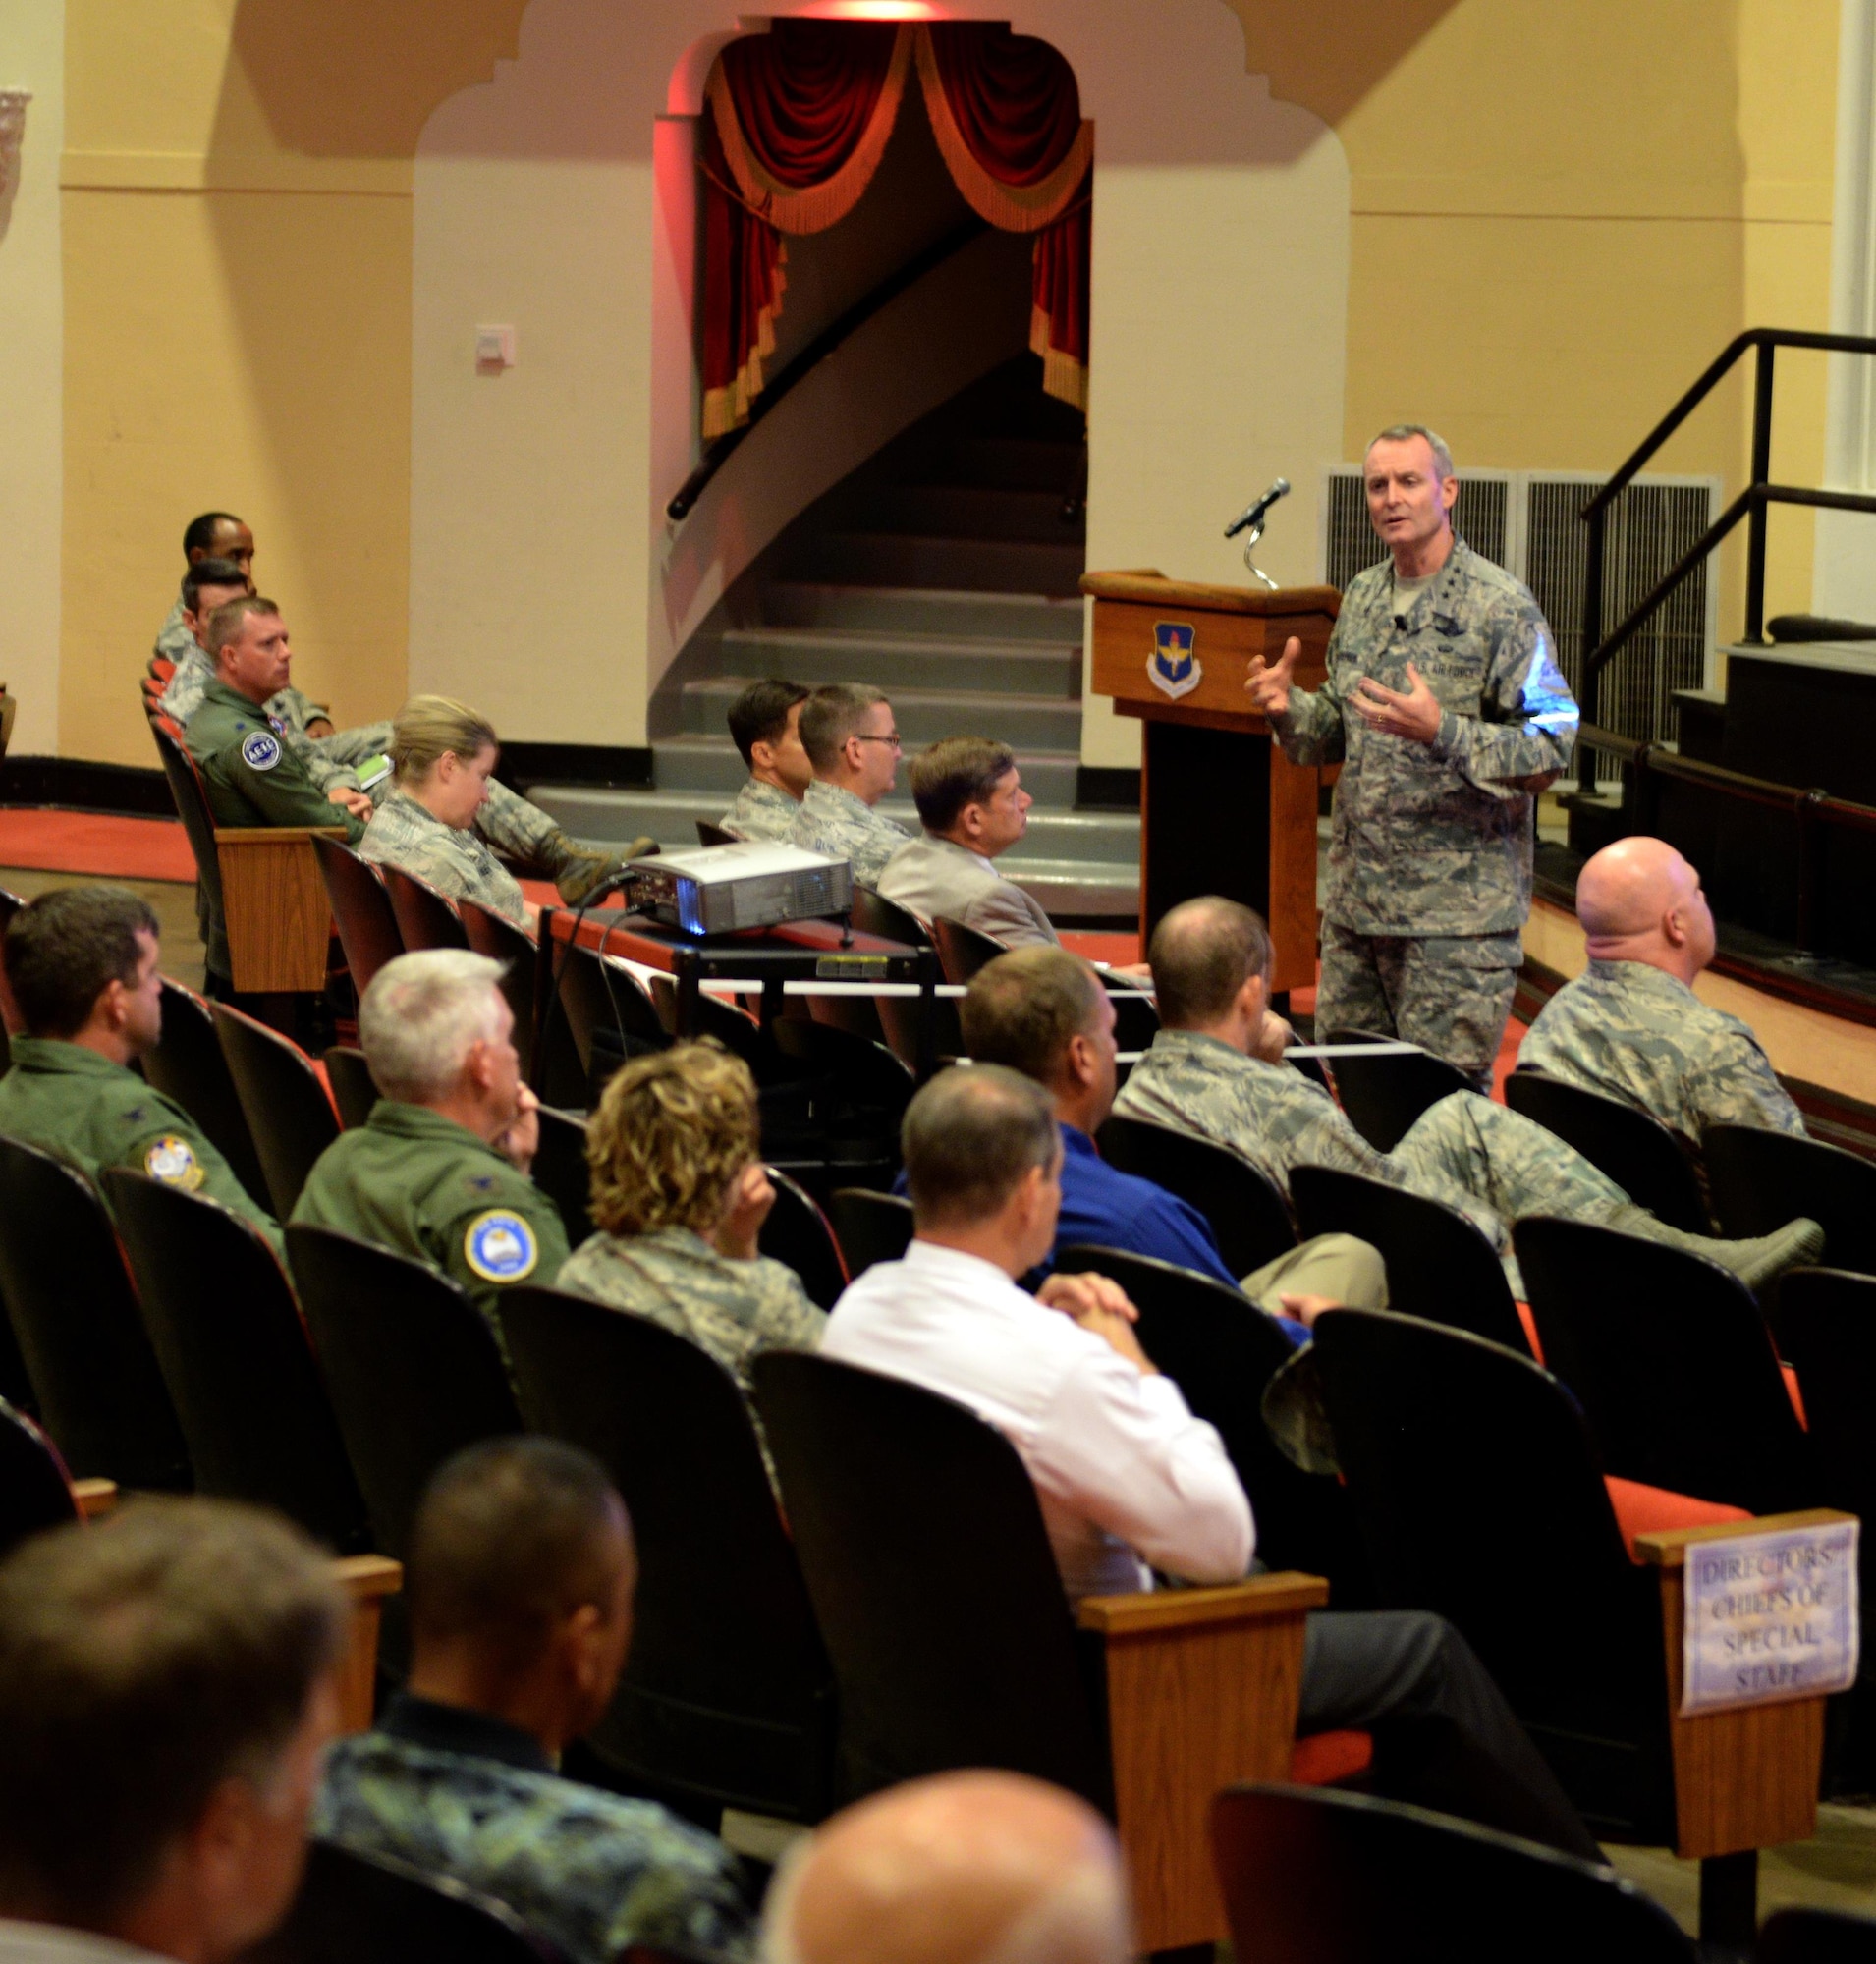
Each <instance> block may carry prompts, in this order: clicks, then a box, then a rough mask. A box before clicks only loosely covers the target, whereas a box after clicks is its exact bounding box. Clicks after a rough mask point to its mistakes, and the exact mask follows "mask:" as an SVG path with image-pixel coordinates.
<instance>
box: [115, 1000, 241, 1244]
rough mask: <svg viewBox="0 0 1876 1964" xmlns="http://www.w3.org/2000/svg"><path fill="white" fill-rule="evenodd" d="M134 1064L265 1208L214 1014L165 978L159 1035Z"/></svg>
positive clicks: (206, 1006)
mask: <svg viewBox="0 0 1876 1964" xmlns="http://www.w3.org/2000/svg"><path fill="white" fill-rule="evenodd" d="M138 1064H139V1067H140V1068H141V1070H142V1072H143V1075H144V1076H145V1077H146V1078H147V1079H148V1080H149V1081H150V1083H151V1084H153V1085H154V1086H155V1087H156V1089H157V1090H158V1091H160V1092H161V1093H162V1094H163V1096H164V1097H165V1098H173V1099H174V1100H175V1101H176V1103H177V1104H178V1105H180V1106H181V1107H182V1108H183V1110H184V1111H185V1112H187V1113H188V1114H189V1116H190V1117H191V1118H193V1119H194V1121H195V1122H196V1124H198V1125H199V1126H200V1127H201V1128H202V1130H203V1132H204V1133H206V1134H207V1137H208V1142H209V1144H210V1145H212V1146H213V1147H214V1148H215V1150H216V1151H217V1152H218V1153H220V1154H221V1156H222V1158H223V1159H225V1160H226V1161H227V1162H228V1164H229V1166H230V1167H232V1168H233V1169H234V1173H235V1177H236V1178H237V1179H239V1180H240V1181H241V1183H242V1185H243V1186H244V1187H245V1188H246V1189H247V1191H248V1195H249V1197H250V1198H251V1199H252V1200H253V1201H254V1203H255V1205H256V1206H259V1207H265V1208H268V1209H270V1210H271V1208H272V1207H273V1195H272V1194H271V1193H270V1192H269V1190H268V1187H267V1175H266V1173H264V1172H263V1171H262V1170H261V1165H260V1155H259V1153H258V1152H257V1151H256V1150H255V1148H254V1135H253V1133H252V1132H251V1131H250V1130H249V1129H248V1115H247V1113H246V1112H244V1111H243V1110H242V1106H241V1094H240V1093H239V1092H238V1091H237V1090H236V1089H235V1080H234V1078H233V1077H232V1076H231V1075H230V1073H229V1069H228V1059H227V1057H226V1055H225V1054H224V1053H223V1051H222V1047H221V1039H220V1038H219V1037H218V1036H216V1034H215V1018H214V1015H213V1013H212V1012H211V1011H210V1009H209V1007H208V1005H207V1004H206V1003H205V1002H204V1001H203V1000H202V999H201V997H199V996H198V995H196V994H195V992H194V991H193V989H186V988H185V987H184V986H183V985H182V983H180V982H175V981H172V980H171V979H170V978H169V977H168V976H167V975H165V976H164V977H163V1033H162V1035H161V1036H160V1037H159V1038H158V1039H157V1041H156V1045H155V1047H154V1048H153V1049H151V1050H147V1051H145V1052H144V1053H143V1055H142V1057H141V1058H140V1059H139V1060H138Z"/></svg>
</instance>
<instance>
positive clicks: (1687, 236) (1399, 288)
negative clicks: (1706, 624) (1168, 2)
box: [1231, 0, 1838, 638]
mask: <svg viewBox="0 0 1876 1964" xmlns="http://www.w3.org/2000/svg"><path fill="white" fill-rule="evenodd" d="M1231 4H1233V5H1234V6H1236V7H1237V8H1238V11H1239V12H1240V13H1241V15H1242V17H1243V19H1244V24H1245V37H1246V45H1247V53H1248V61H1249V66H1250V67H1251V69H1252V70H1253V71H1256V70H1260V69H1261V70H1265V71H1267V72H1268V73H1270V75H1271V77H1272V86H1273V87H1274V89H1275V90H1276V92H1277V93H1278V94H1279V95H1282V96H1286V97H1289V98H1291V99H1293V100H1295V101H1297V102H1300V103H1302V104H1304V105H1305V106H1307V107H1309V108H1312V109H1314V110H1315V111H1316V112H1317V113H1318V114H1320V115H1322V116H1324V117H1325V118H1327V119H1328V120H1329V121H1331V122H1333V123H1334V125H1335V127H1336V130H1337V132H1338V134H1339V135H1340V136H1341V138H1342V141H1343V143H1344V145H1345V146H1346V148H1347V151H1348V155H1349V169H1350V175H1351V201H1352V258H1351V266H1350V296H1349V341H1348V348H1349V370H1348V374H1349V382H1348V393H1347V415H1346V421H1345V427H1344V452H1345V455H1346V456H1347V457H1350V458H1354V457H1357V456H1359V454H1360V450H1361V446H1362V444H1363V443H1364V441H1365V440H1366V438H1367V437H1368V436H1369V435H1371V434H1372V433H1373V431H1375V430H1376V429H1378V428H1380V427H1382V426H1383V425H1384V424H1386V423H1389V422H1392V421H1395V420H1398V419H1400V418H1401V417H1403V416H1407V415H1411V416H1412V417H1414V418H1416V419H1419V420H1424V421H1428V422H1431V423H1433V424H1435V425H1436V426H1437V427H1438V428H1440V429H1441V431H1442V432H1443V433H1444V434H1445V435H1446V436H1447V437H1448V439H1449V440H1450V441H1451V442H1452V444H1453V446H1454V449H1455V451H1456V452H1457V453H1458V455H1459V457H1460V459H1461V461H1462V463H1471V464H1493V465H1499V466H1502V467H1506V468H1555V469H1573V470H1607V469H1611V468H1613V467H1614V466H1615V465H1616V464H1618V463H1619V462H1620V461H1621V460H1622V459H1623V458H1624V457H1625V456H1626V455H1627V454H1628V452H1629V451H1630V450H1631V449H1633V447H1634V446H1635V445H1636V444H1637V443H1638V442H1639V441H1640V440H1641V438H1642V437H1643V436H1644V435H1646V434H1647V432H1648V430H1649V428H1650V427H1651V426H1652V425H1653V424H1654V423H1655V422H1656V421H1657V420H1658V419H1659V418H1660V417H1661V416H1662V415H1663V414H1664V413H1665V412H1666V411H1667V409H1669V407H1670V406H1671V405H1672V404H1673V402H1674V400H1675V399H1676V397H1678V396H1679V395H1680V394H1681V392H1682V391H1683V389H1684V388H1685V387H1686V386H1687V385H1688V384H1689V383H1690V382H1692V381H1693V379H1694V378H1695V376H1696V375H1698V374H1699V372H1700V371H1701V369H1702V368H1704V367H1705V366H1706V364H1707V363H1708V361H1710V360H1711V359H1712V358H1713V356H1714V355H1717V354H1718V353H1719V352H1720V350H1721V349H1722V348H1723V347H1724V346H1725V345H1726V344H1727V342H1728V341H1730V340H1731V339H1732V338H1733V336H1734V335H1736V334H1737V333H1738V332H1739V330H1740V329H1741V328H1744V327H1749V326H1760V325H1769V326H1780V327H1806V328H1822V327H1825V326H1827V325H1828V314H1829V294H1830V220H1831V187H1832V174H1833V147H1832V145H1833V128H1834V121H1835V103H1836V77H1837V32H1838V23H1837V12H1838V10H1837V0H1649V4H1648V5H1645V6H1639V7H1638V6H1635V5H1633V4H1631V0H1573V4H1572V5H1570V6H1568V7H1558V6H1556V5H1554V4H1552V0H1413V4H1407V5H1394V4H1390V5H1387V6H1382V5H1380V4H1378V0H1356V4H1354V5H1352V6H1351V7H1350V8H1349V9H1348V10H1347V16H1348V18H1347V19H1346V20H1345V22H1344V23H1343V24H1342V26H1343V31H1341V32H1338V33H1337V34H1335V35H1333V36H1331V35H1323V34H1319V33H1315V32H1312V31H1310V28H1309V20H1308V19H1307V18H1305V17H1306V16H1308V15H1309V10H1306V9H1301V8H1297V7H1288V8H1281V9H1279V8H1271V7H1268V6H1265V5H1263V4H1261V0H1231ZM1310 18H1313V17H1310ZM1780 384H1781V386H1780V393H1779V426H1778V439H1779V440H1778V444H1777V448H1776V450H1775V454H1774V469H1775V472H1778V473H1788V474H1789V477H1793V478H1795V479H1796V481H1799V482H1807V483H1812V484H1815V483H1818V482H1820V481H1821V476H1820V473H1821V470H1822V467H1823V384H1824V365H1823V357H1821V356H1818V355H1786V356H1785V357H1784V358H1783V362H1782V365H1781V374H1780ZM1749 413H1750V409H1749V402H1748V398H1747V395H1746V393H1745V391H1744V390H1743V389H1742V388H1741V387H1740V386H1739V385H1738V383H1737V382H1736V383H1735V384H1734V385H1732V386H1730V387H1728V388H1727V389H1725V390H1723V391H1722V392H1721V393H1720V394H1719V395H1717V396H1716V397H1715V398H1714V399H1713V400H1712V401H1711V402H1710V403H1709V404H1708V406H1707V407H1706V409H1703V410H1702V411H1701V412H1700V413H1699V414H1698V415H1696V416H1695V417H1694V418H1693V419H1692V420H1691V421H1690V422H1689V423H1688V424H1687V425H1686V426H1685V428H1684V429H1683V431H1682V433H1681V434H1680V435H1678V436H1677V437H1676V438H1675V439H1674V440H1673V441H1672V442H1671V443H1670V445H1669V446H1668V447H1667V449H1666V450H1664V451H1663V453H1662V454H1661V457H1660V459H1659V460H1658V462H1657V464H1655V465H1654V466H1653V467H1655V468H1657V469H1662V470H1675V471H1688V472H1703V473H1704V472H1711V473H1714V474H1717V475H1719V476H1720V477H1722V478H1723V479H1724V480H1725V482H1726V486H1727V495H1728V496H1731V495H1732V494H1733V493H1734V492H1735V491H1737V490H1738V487H1739V485H1740V484H1741V482H1742V481H1743V480H1744V474H1745V468H1746V464H1747V460H1748V455H1749V452H1748V442H1749V427H1748V418H1749ZM1810 583H1811V582H1810V520H1809V518H1808V517H1807V516H1805V515H1803V514H1793V513H1790V512H1785V513H1780V514H1777V515H1775V516H1774V518H1773V524H1772V552H1771V557H1770V563H1769V566H1768V589H1769V591H1768V597H1769V600H1770V602H1771V611H1776V610H1777V609H1779V608H1781V607H1791V608H1801V607H1805V606H1808V604H1809V597H1810ZM1739 593H1740V587H1739V583H1738V555H1737V553H1736V554H1734V555H1732V556H1731V559H1730V562H1729V571H1728V577H1727V579H1726V581H1725V583H1724V585H1723V598H1722V611H1721V633H1722V638H1729V637H1731V636H1732V635H1733V634H1735V633H1737V632H1738V603H1739Z"/></svg>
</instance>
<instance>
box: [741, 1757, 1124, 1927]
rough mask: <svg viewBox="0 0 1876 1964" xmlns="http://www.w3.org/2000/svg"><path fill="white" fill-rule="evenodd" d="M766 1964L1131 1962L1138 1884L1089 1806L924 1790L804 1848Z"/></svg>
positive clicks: (1036, 1785) (784, 1874)
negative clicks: (1132, 1887) (1133, 1897)
mask: <svg viewBox="0 0 1876 1964" xmlns="http://www.w3.org/2000/svg"><path fill="white" fill-rule="evenodd" d="M762 1939H763V1956H764V1964H1126V1960H1128V1959H1130V1958H1131V1956H1132V1955H1133V1933H1132V1927H1131V1915H1130V1912H1129V1908H1128V1900H1127V1882H1126V1877H1125V1873H1124V1871H1123V1869H1122V1866H1121V1855H1120V1850H1119V1848H1118V1847H1117V1846H1116V1845H1115V1841H1114V1835H1113V1831H1112V1829H1110V1828H1109V1827H1108V1826H1107V1824H1106V1822H1104V1821H1103V1820H1102V1819H1101V1817H1100V1816H1099V1815H1098V1814H1096V1813H1095V1812H1094V1810H1093V1809H1092V1808H1091V1807H1089V1806H1088V1805H1087V1804H1086V1802H1085V1801H1081V1800H1077V1799H1076V1798H1075V1796H1074V1795H1072V1794H1068V1793H1064V1792H1062V1791H1061V1790H1060V1789H1059V1788H1057V1787H1052V1786H1045V1785H1044V1784H1043V1783H1042V1782H1041V1781H1040V1780H1033V1779H1027V1778H1024V1777H1023V1776H1022V1775H1021V1774H1018V1773H942V1774H940V1775H938V1776H937V1777H936V1778H932V1779H922V1780H912V1781H910V1782H909V1783H908V1784H907V1785H905V1786H899V1787H894V1788H892V1789H890V1790H889V1791H888V1792H885V1793H882V1794H877V1795H875V1796H874V1797H873V1798H872V1799H870V1800H863V1801H861V1802H860V1803H859V1804H858V1805H857V1806H855V1807H850V1808H848V1809H847V1810H846V1812H845V1813H843V1814H838V1815H836V1816H835V1817H834V1819H833V1820H832V1821H830V1822H829V1823H828V1824H827V1826H826V1827H825V1828H821V1829H820V1831H819V1832H818V1833H816V1834H815V1835H814V1836H813V1837H812V1838H811V1839H810V1840H808V1841H806V1842H803V1843H801V1844H800V1846H799V1849H798V1852H797V1853H796V1854H795V1855H793V1856H791V1858H790V1859H789V1861H788V1862H786V1863H785V1864H784V1866H783V1868H782V1870H781V1873H780V1874H779V1875H778V1876H777V1878H776V1882H775V1886H774V1888H773V1889H772V1890H771V1891H770V1893H769V1899H768V1904H767V1907H766V1909H765V1911H764V1915H763V1931H762Z"/></svg>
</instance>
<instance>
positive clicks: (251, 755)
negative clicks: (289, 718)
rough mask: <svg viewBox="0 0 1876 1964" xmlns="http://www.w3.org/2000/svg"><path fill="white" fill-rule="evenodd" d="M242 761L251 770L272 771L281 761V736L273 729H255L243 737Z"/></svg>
mask: <svg viewBox="0 0 1876 1964" xmlns="http://www.w3.org/2000/svg"><path fill="white" fill-rule="evenodd" d="M241 761H242V762H243V763H244V764H246V765H247V766H248V769H249V770H250V771H271V770H272V769H273V767H274V766H275V765H276V764H277V763H279V761H280V738H279V737H278V736H275V735H274V733H273V732H272V731H271V730H255V731H251V732H249V734H248V736H244V737H243V738H242V739H241Z"/></svg>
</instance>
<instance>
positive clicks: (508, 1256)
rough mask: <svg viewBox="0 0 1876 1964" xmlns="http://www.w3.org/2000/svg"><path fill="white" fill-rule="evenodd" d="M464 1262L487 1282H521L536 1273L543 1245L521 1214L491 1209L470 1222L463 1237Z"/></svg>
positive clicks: (503, 1208)
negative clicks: (535, 1265) (535, 1267)
mask: <svg viewBox="0 0 1876 1964" xmlns="http://www.w3.org/2000/svg"><path fill="white" fill-rule="evenodd" d="M463 1259H464V1260H465V1261H466V1262H468V1263H469V1267H470V1268H471V1269H473V1270H474V1271H475V1273H476V1274H477V1275H478V1276H480V1277H481V1279H482V1280H483V1281H484V1282H521V1281H522V1280H523V1279H524V1277H526V1276H531V1275H532V1274H533V1273H534V1264H535V1263H536V1262H537V1261H539V1260H540V1244H539V1243H538V1242H537V1241H536V1240H535V1239H534V1230H533V1228H531V1227H529V1226H528V1225H527V1223H526V1222H525V1221H524V1220H523V1219H522V1217H521V1216H520V1215H519V1214H513V1213H511V1212H510V1211H509V1210H508V1209H507V1208H506V1207H491V1208H490V1209H489V1211H488V1212H487V1213H486V1214H478V1215H477V1216H476V1217H475V1219H474V1220H473V1221H471V1222H470V1223H469V1232H468V1233H467V1234H465V1235H464V1236H463Z"/></svg>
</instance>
